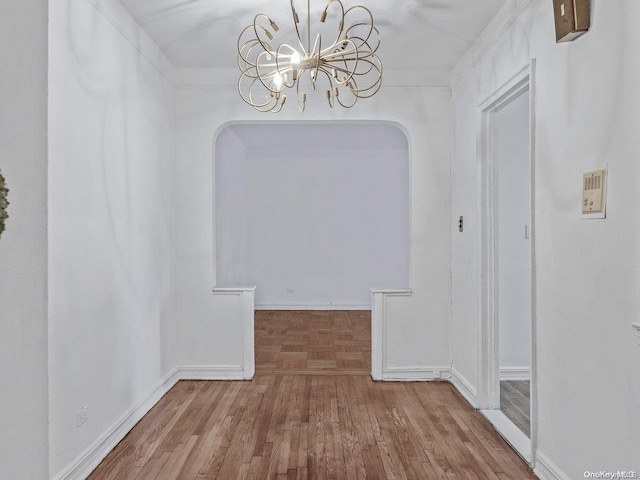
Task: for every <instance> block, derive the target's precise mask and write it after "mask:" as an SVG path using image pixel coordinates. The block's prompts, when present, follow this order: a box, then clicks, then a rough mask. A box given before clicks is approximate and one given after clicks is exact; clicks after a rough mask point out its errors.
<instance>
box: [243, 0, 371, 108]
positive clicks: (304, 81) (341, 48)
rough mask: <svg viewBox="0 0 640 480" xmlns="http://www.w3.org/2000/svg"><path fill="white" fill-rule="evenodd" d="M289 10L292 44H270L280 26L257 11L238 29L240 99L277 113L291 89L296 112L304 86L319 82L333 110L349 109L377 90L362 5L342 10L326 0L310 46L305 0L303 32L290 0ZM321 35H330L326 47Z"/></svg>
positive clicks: (368, 27) (304, 100)
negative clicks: (248, 22)
mask: <svg viewBox="0 0 640 480" xmlns="http://www.w3.org/2000/svg"><path fill="white" fill-rule="evenodd" d="M291 13H292V15H293V25H294V27H295V35H296V37H297V39H296V40H297V45H296V47H293V46H292V45H290V44H288V43H280V44H279V45H277V46H276V47H274V46H272V43H271V42H273V41H274V39H275V37H276V34H278V32H279V31H280V27H278V24H276V23H275V22H274V21H273V20H272V19H271V18H270V17H269V16H267V15H265V14H262V13H259V14H258V15H256V16H255V18H254V20H253V24H251V25H249V26H247V27H246V28H245V29H244V30H243V31H242V32H241V33H240V36H239V37H238V66H239V67H240V71H241V74H240V79H239V80H238V92H239V93H240V96H241V97H242V99H243V100H244V101H245V102H246V103H248V104H249V105H251V106H252V107H253V108H255V109H256V110H258V111H260V112H274V113H277V112H279V111H281V110H282V107H283V106H284V104H285V102H286V100H287V95H286V94H285V93H284V92H285V89H294V91H295V94H296V98H297V103H298V109H299V110H300V111H301V112H302V111H304V109H305V106H306V103H307V90H308V89H309V88H311V89H313V90H316V89H317V88H316V87H318V86H319V85H323V86H324V88H325V89H326V95H327V100H328V102H329V106H331V107H332V108H333V106H334V105H335V104H336V103H337V104H339V105H341V106H343V107H345V108H351V107H353V106H354V105H355V103H356V102H357V101H358V99H359V98H369V97H372V96H373V95H375V94H376V93H377V92H378V90H380V86H381V85H382V62H381V61H380V58H378V56H377V55H376V51H377V50H378V47H379V46H380V33H379V31H378V29H377V28H376V27H375V26H374V25H373V15H372V13H371V11H370V10H369V9H368V8H366V7H363V6H362V5H356V6H354V7H351V8H349V9H345V7H344V5H343V4H342V2H341V1H340V0H329V2H328V3H327V5H326V6H325V8H324V10H323V11H322V14H321V15H320V19H319V20H320V24H319V25H317V26H316V29H315V30H316V31H317V33H316V32H314V33H316V36H315V41H314V43H313V44H312V43H311V38H312V31H311V0H307V25H306V32H305V31H304V30H303V28H304V27H303V26H301V25H300V17H299V16H298V13H297V12H296V8H295V5H294V2H293V0H291ZM333 27H335V30H334V32H333V33H331V30H332V29H333ZM336 32H337V33H336ZM305 33H306V35H305ZM322 33H328V34H329V35H331V38H332V43H331V44H330V45H329V46H327V47H323V45H322ZM283 35H286V32H283ZM303 36H305V37H306V38H305V40H306V44H305V43H304V42H303V40H302V38H303ZM333 38H335V40H333Z"/></svg>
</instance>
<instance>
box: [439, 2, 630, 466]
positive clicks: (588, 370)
mask: <svg viewBox="0 0 640 480" xmlns="http://www.w3.org/2000/svg"><path fill="white" fill-rule="evenodd" d="M591 3H592V6H593V15H592V18H593V27H592V29H591V31H590V32H589V33H588V34H586V35H585V36H583V37H582V38H580V39H578V40H576V41H574V42H573V43H570V44H562V45H556V44H555V37H554V31H553V25H554V22H553V13H552V8H551V5H550V2H548V1H546V0H533V1H532V2H531V3H528V2H522V1H513V0H511V1H509V2H508V3H507V6H506V7H505V9H504V10H503V12H502V14H501V15H500V16H499V18H497V19H496V21H495V22H494V24H493V27H490V28H489V29H488V30H487V31H486V32H485V34H484V35H483V36H482V37H481V38H480V40H479V41H478V42H477V43H476V44H475V45H474V47H472V49H471V50H470V51H469V52H468V54H467V55H466V56H465V57H464V58H463V59H462V60H461V62H460V63H459V65H458V66H457V67H456V70H455V71H454V83H453V95H454V109H455V128H454V131H455V134H454V135H455V146H454V166H453V169H454V172H455V175H454V182H453V211H454V212H455V215H460V214H464V215H465V218H466V219H467V223H466V231H465V233H464V234H462V235H456V237H455V238H454V243H453V251H452V258H453V284H454V288H453V330H454V332H453V333H454V349H453V357H454V367H455V368H456V369H457V370H459V371H460V372H461V373H462V374H463V375H464V376H465V377H466V379H467V380H468V381H469V383H471V384H472V385H473V386H476V387H477V382H478V377H477V373H478V372H477V367H476V365H477V359H478V351H477V332H478V324H479V310H478V302H479V294H478V292H479V284H478V279H479V274H478V265H479V262H478V252H479V249H478V245H479V224H478V220H479V216H478V198H480V197H479V192H478V186H479V179H478V175H477V173H478V168H477V161H478V155H477V153H478V152H477V150H476V145H477V133H478V118H479V117H478V107H477V106H478V105H479V104H480V103H481V102H482V101H483V100H484V99H485V98H487V97H488V96H489V95H490V94H492V93H493V92H494V91H495V90H496V89H497V88H498V87H499V86H501V85H502V84H504V83H505V82H506V81H507V80H508V79H509V78H510V77H511V76H513V75H514V74H515V73H516V72H518V71H519V70H520V69H521V68H522V67H523V66H524V65H525V64H526V63H527V62H528V61H529V60H530V59H531V58H536V78H535V81H534V89H535V107H536V124H535V129H536V139H535V149H536V160H535V180H534V181H535V191H534V198H535V208H534V255H535V262H536V266H535V268H536V282H535V289H536V301H535V315H536V319H537V327H538V331H537V345H538V346H537V356H538V363H537V367H538V371H539V374H538V395H539V437H538V452H539V454H541V455H542V456H543V458H547V459H549V460H550V461H551V463H553V464H555V466H556V467H557V468H558V469H559V470H561V471H564V473H565V474H566V475H567V476H568V478H583V474H584V472H585V471H586V470H592V471H600V470H615V471H617V470H640V460H639V458H640V457H639V456H638V452H640V410H639V409H638V398H640V375H638V368H637V365H638V363H639V362H640V349H639V348H638V347H637V345H636V342H635V338H634V335H633V330H632V328H631V326H630V323H631V322H633V321H637V319H638V312H639V311H640V296H639V295H638V288H639V287H640V285H639V284H638V275H639V273H640V261H639V260H640V258H639V257H640V252H639V247H638V246H639V245H640V238H639V237H638V233H639V227H640V221H639V220H638V214H637V208H636V207H635V205H636V204H637V203H638V201H639V200H640V199H639V198H638V197H639V195H640V193H639V190H638V188H637V179H638V178H639V174H640V172H639V171H638V169H639V167H638V165H639V163H638V158H639V156H640V143H639V142H638V135H637V132H638V130H639V128H640V109H638V108H636V106H637V105H638V104H640V103H639V101H640V94H639V93H638V85H639V84H640V58H639V57H638V55H637V48H636V46H637V45H638V44H639V42H640V31H638V29H637V25H636V23H637V19H638V18H640V3H639V2H637V1H635V0H620V1H618V2H616V8H611V5H610V4H609V2H600V1H598V2H591ZM521 5H526V7H525V8H524V10H522V12H521V13H520V14H519V15H517V16H515V18H513V19H512V20H510V17H511V14H512V13H517V12H518V9H519V8H520V6H521ZM500 20H502V21H503V22H502V23H500ZM502 25H505V26H504V27H502ZM485 51H486V53H485ZM605 161H607V162H609V197H608V198H609V202H608V208H607V215H608V218H607V219H606V220H597V221H596V220H591V221H584V220H582V219H581V210H580V202H581V185H582V181H581V179H582V171H583V168H584V167H588V166H590V165H594V164H598V163H601V162H605ZM612 439H615V441H612Z"/></svg>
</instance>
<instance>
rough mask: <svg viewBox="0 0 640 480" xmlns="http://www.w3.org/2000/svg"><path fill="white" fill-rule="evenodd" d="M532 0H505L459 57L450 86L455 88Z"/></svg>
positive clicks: (452, 73)
mask: <svg viewBox="0 0 640 480" xmlns="http://www.w3.org/2000/svg"><path fill="white" fill-rule="evenodd" d="M533 2H534V0H507V2H506V3H505V5H504V6H503V7H502V8H501V9H500V11H499V12H498V14H497V15H496V16H495V17H494V18H493V20H491V22H489V25H487V27H486V28H485V29H484V30H483V31H482V33H481V34H480V35H478V37H477V38H476V40H475V41H474V42H473V44H471V46H470V47H469V49H468V50H467V51H466V52H465V53H464V54H463V55H462V57H460V60H458V63H457V64H456V65H455V66H454V67H453V70H452V72H451V87H452V89H455V88H456V87H457V86H458V85H459V84H460V82H461V81H462V80H463V79H464V78H465V76H466V75H467V74H468V73H469V72H470V71H471V70H472V69H473V68H474V67H475V66H476V65H477V64H478V62H479V61H480V60H482V58H483V57H484V56H485V55H486V54H487V52H488V51H489V50H491V48H492V47H493V46H494V45H495V44H496V42H497V41H498V40H499V39H500V38H501V37H502V36H503V35H504V34H505V33H507V32H508V31H509V29H510V28H511V27H512V25H513V23H514V21H515V20H516V19H517V18H518V17H519V16H520V15H521V14H522V12H523V11H524V10H525V9H526V8H527V7H529V5H531V4H532V3H533Z"/></svg>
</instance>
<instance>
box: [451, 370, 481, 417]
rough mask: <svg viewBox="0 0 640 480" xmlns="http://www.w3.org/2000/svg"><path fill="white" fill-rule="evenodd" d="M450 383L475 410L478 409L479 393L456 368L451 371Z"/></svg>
mask: <svg viewBox="0 0 640 480" xmlns="http://www.w3.org/2000/svg"><path fill="white" fill-rule="evenodd" d="M450 382H451V384H452V385H453V386H454V387H456V390H458V392H460V395H462V396H463V397H464V398H465V400H466V401H467V402H469V403H470V404H471V406H472V407H473V408H478V391H477V390H476V389H475V387H474V386H473V385H472V384H471V382H470V381H469V380H467V379H466V378H465V377H464V375H462V374H461V373H460V372H459V371H458V370H456V369H455V368H452V369H451V380H450Z"/></svg>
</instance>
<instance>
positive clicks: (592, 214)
mask: <svg viewBox="0 0 640 480" xmlns="http://www.w3.org/2000/svg"><path fill="white" fill-rule="evenodd" d="M606 213H607V167H606V165H604V166H600V167H595V168H590V169H588V170H587V171H585V172H584V174H583V175H582V218H606Z"/></svg>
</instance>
